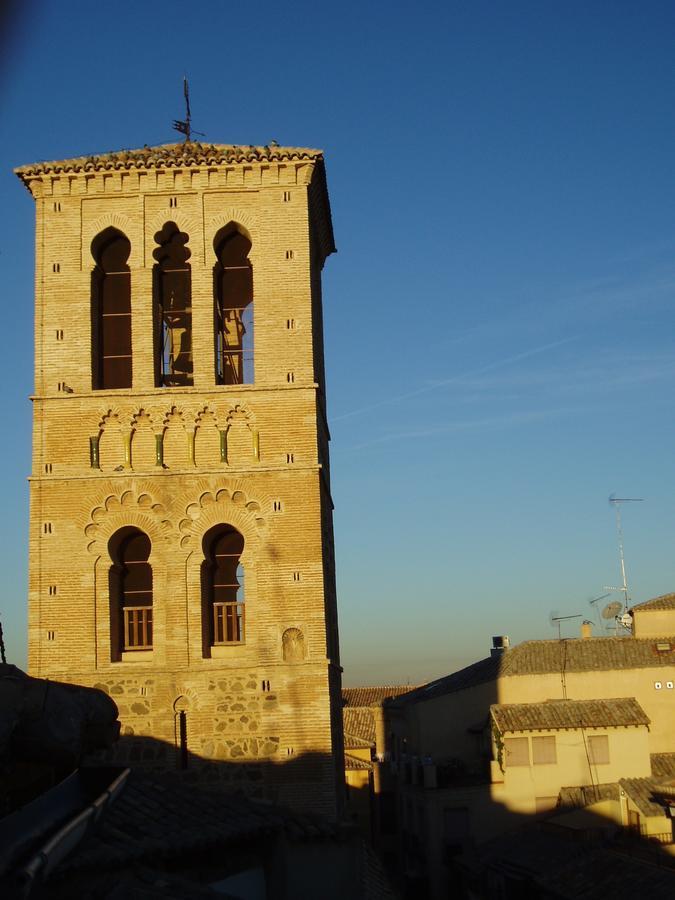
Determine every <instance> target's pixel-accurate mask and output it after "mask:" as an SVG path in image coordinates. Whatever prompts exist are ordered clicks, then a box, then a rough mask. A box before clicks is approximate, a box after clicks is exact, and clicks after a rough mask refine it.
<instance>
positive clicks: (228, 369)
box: [213, 223, 253, 384]
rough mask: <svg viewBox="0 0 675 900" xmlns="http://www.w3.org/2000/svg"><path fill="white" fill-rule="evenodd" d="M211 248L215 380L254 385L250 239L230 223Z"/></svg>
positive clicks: (221, 231) (224, 382) (219, 382)
mask: <svg viewBox="0 0 675 900" xmlns="http://www.w3.org/2000/svg"><path fill="white" fill-rule="evenodd" d="M213 247H214V250H215V252H216V260H217V261H216V264H215V266H214V269H213V286H214V301H215V319H216V327H215V335H216V346H215V352H216V383H217V384H253V267H252V266H251V263H250V261H249V258H248V254H249V252H250V250H251V241H250V240H249V239H248V238H247V237H246V235H244V234H243V233H242V232H241V231H239V230H238V228H237V226H236V225H234V224H233V223H230V225H226V226H225V228H221V230H220V231H219V232H218V234H217V235H216V237H215V240H214V242H213Z"/></svg>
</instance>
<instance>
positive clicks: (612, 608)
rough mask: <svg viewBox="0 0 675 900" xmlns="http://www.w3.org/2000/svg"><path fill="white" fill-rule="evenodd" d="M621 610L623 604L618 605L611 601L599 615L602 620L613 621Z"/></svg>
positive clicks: (616, 601)
mask: <svg viewBox="0 0 675 900" xmlns="http://www.w3.org/2000/svg"><path fill="white" fill-rule="evenodd" d="M622 609H623V603H619V601H618V600H612V602H611V603H608V604H607V606H605V607H604V608H603V610H602V612H601V613H600V615H601V616H602V618H603V619H615V618H616V617H617V616H618V615H619V613H620V612H621V610H622Z"/></svg>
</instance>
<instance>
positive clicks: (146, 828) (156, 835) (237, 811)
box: [59, 770, 330, 871]
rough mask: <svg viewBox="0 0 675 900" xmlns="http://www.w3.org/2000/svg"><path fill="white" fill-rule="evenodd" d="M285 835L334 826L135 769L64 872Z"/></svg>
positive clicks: (317, 831) (68, 860) (319, 832)
mask: <svg viewBox="0 0 675 900" xmlns="http://www.w3.org/2000/svg"><path fill="white" fill-rule="evenodd" d="M326 829H328V831H326ZM279 831H286V832H288V833H289V834H292V835H293V836H297V837H304V838H308V837H309V838H311V837H314V836H320V835H322V834H323V833H324V831H325V832H326V833H327V834H329V833H330V827H329V826H327V825H326V824H325V823H319V822H314V821H313V820H310V819H309V818H307V817H304V816H300V815H296V814H295V813H292V812H290V811H289V810H286V809H282V808H280V807H274V806H267V805H264V804H257V803H255V802H253V801H250V800H247V799H245V798H243V797H241V796H234V795H232V794H224V793H222V792H219V791H206V790H204V788H199V787H197V786H195V785H194V784H192V783H190V782H185V781H184V780H183V779H181V778H179V777H172V776H168V775H162V776H159V775H150V774H148V773H145V772H141V771H139V770H133V771H132V772H131V775H130V776H129V779H128V781H127V783H126V786H125V788H124V790H123V791H122V793H121V794H120V796H119V798H118V799H117V800H116V802H115V803H114V804H112V805H111V806H110V808H109V809H108V810H107V811H106V815H105V817H104V818H103V820H102V821H101V823H100V824H99V826H98V828H97V829H96V831H95V832H94V833H93V834H91V835H90V836H89V837H87V838H86V840H85V841H84V842H83V843H82V844H81V845H80V846H79V847H77V849H76V850H75V851H74V852H73V853H72V854H71V855H70V856H68V857H66V859H65V860H64V861H63V862H62V863H61V864H60V866H59V869H60V870H61V871H65V870H74V869H81V868H90V867H97V866H109V865H111V864H114V863H116V862H120V863H131V862H133V861H139V862H141V861H143V860H144V859H148V858H150V857H153V856H155V855H158V856H160V857H163V858H169V857H175V856H178V855H181V854H185V853H189V852H191V851H196V850H200V849H206V848H209V847H213V846H224V845H227V844H229V843H235V842H239V841H241V840H254V839H256V838H258V837H262V836H263V835H265V834H268V833H270V832H279Z"/></svg>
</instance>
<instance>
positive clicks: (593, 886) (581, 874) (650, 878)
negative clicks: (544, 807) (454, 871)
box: [472, 823, 675, 900]
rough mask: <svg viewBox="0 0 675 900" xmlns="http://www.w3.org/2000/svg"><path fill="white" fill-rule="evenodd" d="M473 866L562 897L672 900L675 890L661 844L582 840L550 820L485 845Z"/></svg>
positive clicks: (563, 899)
mask: <svg viewBox="0 0 675 900" xmlns="http://www.w3.org/2000/svg"><path fill="white" fill-rule="evenodd" d="M472 868H473V869H474V871H476V872H477V873H479V877H482V878H486V879H490V877H491V873H493V872H495V871H496V872H502V873H504V874H505V875H506V876H507V877H510V878H512V879H514V881H515V882H516V883H519V884H520V885H521V886H523V885H527V886H528V887H529V888H530V890H531V891H532V895H533V896H543V897H544V896H545V897H551V898H552V897H555V898H557V900H605V898H607V897H612V900H633V898H634V897H637V896H639V897H649V898H650V900H670V898H671V897H672V896H673V891H674V890H675V869H673V868H672V864H671V863H670V861H669V858H668V856H667V855H666V854H665V853H664V852H663V851H661V850H660V849H658V848H653V847H650V846H647V845H646V844H641V845H637V844H636V845H634V847H631V848H629V847H627V846H625V845H623V844H621V845H618V846H617V847H616V848H614V846H612V845H609V846H606V845H605V844H603V843H600V842H597V841H589V840H585V841H582V840H580V839H579V835H578V833H577V832H575V830H574V829H571V828H570V829H565V828H560V827H556V826H553V827H551V826H550V825H549V824H548V823H539V824H529V825H526V826H524V827H522V828H520V829H517V830H515V831H513V832H511V833H510V834H505V835H500V836H499V837H498V838H494V839H493V840H491V841H488V842H487V843H485V844H482V845H481V846H480V847H479V848H478V850H477V851H476V854H475V857H474V858H473V859H472ZM528 882H530V884H529V885H528ZM486 883H490V884H492V883H493V881H489V882H488V881H486ZM513 884H514V882H513V881H512V882H511V885H513Z"/></svg>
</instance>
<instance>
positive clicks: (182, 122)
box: [173, 75, 204, 144]
mask: <svg viewBox="0 0 675 900" xmlns="http://www.w3.org/2000/svg"><path fill="white" fill-rule="evenodd" d="M183 96H184V97H185V118H184V119H174V120H173V128H174V129H175V130H176V131H178V132H180V134H184V135H185V143H186V144H189V143H190V141H191V140H192V135H193V134H198V135H200V136H201V137H204V132H203V131H193V130H192V113H191V112H190V85H189V84H188V80H187V75H183Z"/></svg>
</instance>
